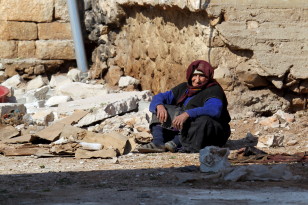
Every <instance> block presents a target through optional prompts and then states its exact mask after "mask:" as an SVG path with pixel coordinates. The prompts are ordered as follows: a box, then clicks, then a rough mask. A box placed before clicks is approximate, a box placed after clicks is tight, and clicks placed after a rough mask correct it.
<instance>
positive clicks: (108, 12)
mask: <svg viewBox="0 0 308 205" xmlns="http://www.w3.org/2000/svg"><path fill="white" fill-rule="evenodd" d="M86 2H87V4H88V5H89V7H88V10H87V11H86V13H85V17H86V26H87V29H88V31H89V32H91V33H90V35H89V38H90V39H91V40H93V41H95V42H97V43H98V46H97V48H96V49H95V51H94V52H93V55H92V60H93V62H94V63H93V66H92V73H93V76H94V77H99V76H100V75H103V76H105V79H106V81H107V82H111V80H110V79H112V78H116V77H117V76H119V75H123V73H124V74H125V75H130V76H133V77H135V78H137V79H140V80H141V87H142V89H151V90H153V91H154V92H155V93H157V92H160V91H166V90H168V89H170V88H172V87H173V86H175V85H176V84H178V83H179V82H181V81H184V80H185V77H184V76H185V70H186V68H187V66H188V65H189V63H190V62H192V61H194V60H196V59H204V60H207V61H209V62H210V63H211V64H212V65H213V67H215V68H216V71H215V72H216V73H215V77H216V79H218V80H219V82H220V83H221V84H222V86H223V87H224V89H225V90H226V91H227V94H228V98H229V101H230V102H231V103H230V106H231V108H233V109H235V110H239V111H243V110H242V109H243V106H245V109H246V107H247V106H249V107H250V108H249V109H246V111H247V112H248V111H253V112H257V113H260V114H263V115H269V114H271V113H273V112H275V111H277V110H278V109H280V108H283V109H287V108H292V109H293V110H296V109H305V108H306V106H307V105H306V101H307V93H308V68H307V67H308V61H307V60H306V59H307V57H308V49H307V42H308V41H307V38H308V37H307V35H306V34H307V33H308V21H307V20H308V3H305V1H300V0H297V1H283V2H281V1H278V0H272V1H265V0H260V1H257V2H256V1H243V0H228V1H221V0H219V1H218V0H213V1H210V0H208V1H203V0H194V1H193V0H187V1H154V0H147V1H128V0H121V1H112V2H107V1H102V0H101V1H86ZM101 15H104V18H100V17H101ZM106 17H108V18H106ZM89 22H91V24H89ZM90 25H91V26H90ZM113 82H116V81H113ZM243 94H244V95H243ZM236 108H238V109H236Z"/></svg>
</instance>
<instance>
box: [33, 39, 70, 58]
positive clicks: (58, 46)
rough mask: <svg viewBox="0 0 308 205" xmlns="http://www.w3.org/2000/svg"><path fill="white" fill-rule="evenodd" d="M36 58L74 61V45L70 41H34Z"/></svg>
mask: <svg viewBox="0 0 308 205" xmlns="http://www.w3.org/2000/svg"><path fill="white" fill-rule="evenodd" d="M35 44H36V57H37V58H39V59H67V60H72V59H75V51H74V44H73V41H71V40H48V41H45V40H40V41H36V42H35Z"/></svg>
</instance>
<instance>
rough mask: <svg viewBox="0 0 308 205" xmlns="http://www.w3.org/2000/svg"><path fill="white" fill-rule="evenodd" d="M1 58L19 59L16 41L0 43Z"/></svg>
mask: <svg viewBox="0 0 308 205" xmlns="http://www.w3.org/2000/svg"><path fill="white" fill-rule="evenodd" d="M0 48H1V49H0V58H17V43H16V41H0Z"/></svg>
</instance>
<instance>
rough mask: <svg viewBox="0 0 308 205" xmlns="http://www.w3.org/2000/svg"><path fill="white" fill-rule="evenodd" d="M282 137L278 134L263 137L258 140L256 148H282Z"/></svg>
mask: <svg viewBox="0 0 308 205" xmlns="http://www.w3.org/2000/svg"><path fill="white" fill-rule="evenodd" d="M283 140H284V136H283V135H280V134H273V135H265V136H260V137H259V138H258V144H257V147H260V148H264V147H267V148H268V147H282V146H283Z"/></svg>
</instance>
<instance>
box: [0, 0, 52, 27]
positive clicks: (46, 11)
mask: <svg viewBox="0 0 308 205" xmlns="http://www.w3.org/2000/svg"><path fill="white" fill-rule="evenodd" d="M1 3H2V5H3V6H4V8H5V9H4V12H5V13H6V20H9V21H34V22H50V21H52V16H53V9H54V1H53V0H45V1H41V0H2V2H1Z"/></svg>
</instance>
